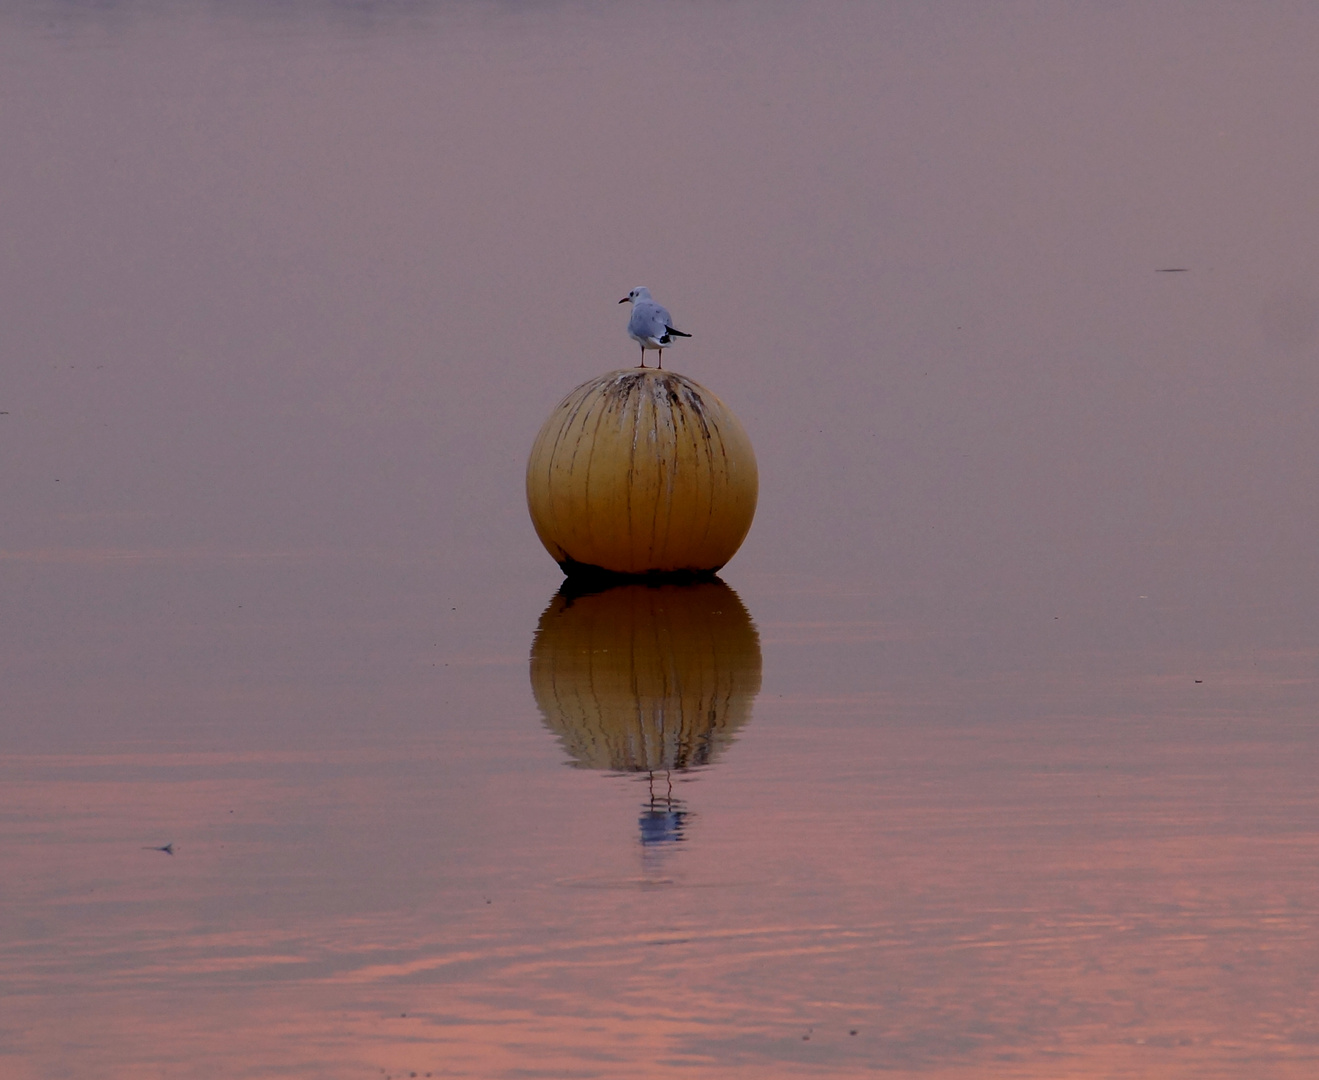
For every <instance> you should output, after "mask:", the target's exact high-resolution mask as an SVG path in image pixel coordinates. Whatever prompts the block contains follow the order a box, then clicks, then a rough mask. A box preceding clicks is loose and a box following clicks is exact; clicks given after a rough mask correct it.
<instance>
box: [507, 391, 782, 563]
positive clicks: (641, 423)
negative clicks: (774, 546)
mask: <svg viewBox="0 0 1319 1080" xmlns="http://www.w3.org/2000/svg"><path fill="white" fill-rule="evenodd" d="M758 489H759V478H758V475H757V473H756V455H755V452H754V451H753V450H752V449H751V440H750V439H749V438H747V433H746V432H745V431H744V430H743V428H742V425H741V424H740V423H738V420H737V417H735V416H734V415H733V414H732V412H731V411H729V409H728V406H726V405H725V404H724V403H723V402H722V401H720V400H719V399H718V398H717V397H715V396H714V394H712V393H710V391H709V390H706V389H705V388H704V387H702V386H700V385H698V384H697V383H695V382H693V381H692V380H691V379H688V378H685V377H684V376H682V375H678V374H675V373H674V372H671V371H658V370H655V369H653V368H627V369H624V370H622V371H611V372H610V373H609V374H608V375H601V376H600V377H599V378H597V379H592V380H590V381H589V382H585V383H583V384H582V385H581V386H579V387H577V389H576V390H574V391H573V392H572V393H571V394H569V395H568V396H567V397H566V398H564V399H563V401H561V402H560V403H559V405H558V406H557V407H556V408H555V410H554V412H552V413H551V414H550V417H549V419H548V420H546V421H545V425H544V426H543V427H542V428H541V429H540V434H539V435H537V436H536V442H535V443H534V445H533V446H532V448H531V458H530V460H529V461H528V462H527V506H528V508H529V509H530V511H531V520H532V523H533V524H534V525H535V527H536V534H537V535H538V536H539V537H540V539H541V543H543V544H544V545H545V547H546V550H548V551H549V553H550V554H551V555H552V556H554V561H555V562H557V563H558V564H559V566H560V567H562V569H563V571H564V573H566V574H569V575H574V574H591V573H596V574H598V573H600V572H602V571H603V572H605V573H609V574H649V575H693V576H702V575H709V574H713V573H714V572H715V571H716V570H718V569H719V568H720V567H721V566H723V565H724V563H726V562H727V561H728V560H729V559H731V558H732V557H733V554H734V553H735V552H736V551H737V549H738V547H740V546H741V544H742V540H743V538H744V537H745V536H746V534H747V530H748V529H750V528H751V519H752V517H753V516H754V515H755V512H756V495H757V492H758Z"/></svg>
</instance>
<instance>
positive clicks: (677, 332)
mask: <svg viewBox="0 0 1319 1080" xmlns="http://www.w3.org/2000/svg"><path fill="white" fill-rule="evenodd" d="M664 332H665V335H666V336H668V337H691V334H684V333H683V332H682V331H681V330H675V329H673V327H671V326H666V327H665V328H664Z"/></svg>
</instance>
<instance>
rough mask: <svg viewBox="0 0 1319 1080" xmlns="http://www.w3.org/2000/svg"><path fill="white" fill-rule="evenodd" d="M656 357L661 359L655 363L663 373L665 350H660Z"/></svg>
mask: <svg viewBox="0 0 1319 1080" xmlns="http://www.w3.org/2000/svg"><path fill="white" fill-rule="evenodd" d="M655 355H656V356H658V357H659V359H658V360H656V361H655V366H656V367H658V368H659V369H660V370H661V371H663V370H664V350H663V349H660V350H659V352H657V353H656V354H655Z"/></svg>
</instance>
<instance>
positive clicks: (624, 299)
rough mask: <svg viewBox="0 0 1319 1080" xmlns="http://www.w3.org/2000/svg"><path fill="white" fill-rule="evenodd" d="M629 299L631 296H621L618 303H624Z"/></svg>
mask: <svg viewBox="0 0 1319 1080" xmlns="http://www.w3.org/2000/svg"><path fill="white" fill-rule="evenodd" d="M631 299H632V297H630V296H625V297H623V299H622V300H620V301H619V303H620V304H626V303H627V302H628V301H629V300H631Z"/></svg>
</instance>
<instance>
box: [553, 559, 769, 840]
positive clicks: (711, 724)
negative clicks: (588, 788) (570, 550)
mask: <svg viewBox="0 0 1319 1080" xmlns="http://www.w3.org/2000/svg"><path fill="white" fill-rule="evenodd" d="M531 689H532V693H533V694H534V695H535V698H536V704H537V706H539V708H540V711H541V715H542V716H543V717H544V720H545V725H546V726H547V727H548V728H549V729H550V730H551V731H552V732H554V734H555V735H556V736H557V737H558V739H559V743H560V744H561V745H562V746H563V749H564V751H565V752H566V753H567V755H568V759H569V761H570V762H571V764H572V765H574V766H575V767H577V768H583V769H600V770H606V771H610V772H621V773H645V774H647V780H648V787H649V800H648V802H647V805H646V807H645V808H644V809H643V811H642V817H641V822H640V825H641V840H642V843H643V844H645V845H650V844H657V843H658V844H663V843H673V842H676V841H679V840H681V839H683V835H684V823H685V820H686V817H687V810H686V808H685V806H684V805H683V804H682V802H681V801H680V800H678V799H675V798H674V797H673V777H672V774H673V773H681V772H684V771H687V770H690V769H694V768H698V767H700V766H704V765H710V764H712V763H714V762H715V761H716V760H717V759H718V757H719V755H720V754H721V753H722V752H723V751H724V749H725V748H726V747H727V746H728V745H729V744H730V743H731V742H732V741H733V739H734V737H735V734H736V732H737V731H738V729H740V728H741V727H742V725H743V724H745V723H746V722H747V720H749V719H750V717H751V704H752V701H753V700H754V699H755V696H756V694H757V693H758V692H759V690H760V637H759V635H758V634H757V633H756V628H755V624H754V623H753V622H752V621H751V616H750V615H749V614H748V613H747V610H746V608H745V607H744V606H743V604H742V601H741V599H740V598H739V597H738V595H737V593H735V592H734V591H733V590H732V589H731V588H729V587H728V586H727V585H726V584H724V583H723V582H722V581H717V580H716V581H709V582H701V583H699V584H694V585H642V584H635V585H633V584H629V585H618V586H615V587H613V588H610V589H606V590H603V591H599V592H586V593H580V592H574V591H573V589H572V588H571V583H570V582H569V583H565V585H564V587H563V588H562V589H560V590H559V592H558V593H557V594H556V595H555V597H554V599H553V600H552V601H551V602H550V605H549V607H547V608H546V609H545V611H544V613H543V614H542V615H541V617H540V623H539V625H538V626H537V628H536V636H535V640H534V642H533V643H532V647H531Z"/></svg>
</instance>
